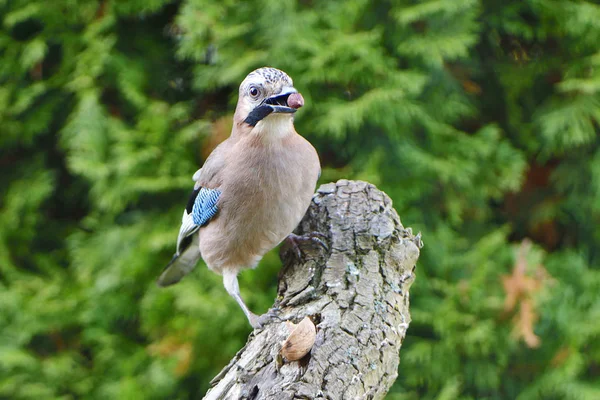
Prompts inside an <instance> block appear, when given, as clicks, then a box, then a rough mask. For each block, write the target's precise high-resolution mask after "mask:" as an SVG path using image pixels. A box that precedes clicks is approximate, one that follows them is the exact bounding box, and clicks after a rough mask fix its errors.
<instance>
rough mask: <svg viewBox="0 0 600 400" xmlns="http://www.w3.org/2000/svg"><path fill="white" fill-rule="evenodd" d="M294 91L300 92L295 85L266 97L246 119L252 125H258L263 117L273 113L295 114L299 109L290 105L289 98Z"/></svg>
mask: <svg viewBox="0 0 600 400" xmlns="http://www.w3.org/2000/svg"><path fill="white" fill-rule="evenodd" d="M292 93H298V91H297V90H296V89H294V88H293V87H286V88H283V90H282V91H281V93H279V94H278V95H276V96H273V97H269V98H268V99H265V100H264V101H263V102H262V103H260V105H258V106H256V107H255V108H254V110H252V111H251V112H250V114H248V116H247V117H246V119H245V120H244V122H245V123H247V124H248V125H250V126H256V124H258V123H259V121H261V120H262V119H263V118H265V117H266V116H267V115H269V114H272V113H285V114H293V113H295V112H296V111H297V109H296V108H292V107H289V106H288V103H287V100H288V97H290V95H291V94H292Z"/></svg>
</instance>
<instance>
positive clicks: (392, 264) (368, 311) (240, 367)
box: [205, 180, 422, 400]
mask: <svg viewBox="0 0 600 400" xmlns="http://www.w3.org/2000/svg"><path fill="white" fill-rule="evenodd" d="M310 232H319V233H321V234H323V235H325V236H326V239H325V241H326V242H327V244H328V247H329V249H327V250H325V249H323V248H321V247H319V246H314V247H312V246H311V247H306V248H305V247H303V248H302V250H303V252H302V258H301V259H298V257H297V255H296V253H295V252H294V251H289V249H286V248H285V247H283V248H282V259H283V261H284V265H283V267H282V270H281V272H280V276H279V286H278V296H277V300H276V302H275V304H274V306H273V307H274V308H276V309H279V317H280V319H281V320H278V319H274V320H273V322H272V323H270V324H267V325H266V326H265V327H264V328H262V329H257V330H255V331H254V332H253V333H252V334H251V335H250V337H249V338H248V342H247V344H246V345H245V346H244V347H243V348H242V349H241V350H240V351H239V352H238V353H237V354H236V356H235V357H234V358H233V359H232V360H231V362H230V363H229V365H227V366H226V367H225V368H224V369H223V370H222V371H221V372H220V373H219V375H217V377H215V378H214V379H213V381H212V382H211V384H212V388H211V389H210V390H209V391H208V393H207V394H206V397H205V399H211V400H213V399H248V400H250V399H277V400H285V399H382V398H384V397H385V394H386V393H387V392H388V390H389V388H390V387H391V386H392V384H393V383H394V381H395V379H396V377H397V374H398V364H399V362H400V355H399V351H400V346H401V345H402V341H403V340H404V336H405V334H406V329H407V328H408V324H409V322H410V315H409V312H408V305H409V294H408V289H409V288H410V286H411V284H412V282H413V280H414V269H415V265H416V262H417V259H418V257H419V249H420V248H421V247H422V243H421V238H420V234H419V235H416V236H415V235H413V234H412V231H411V229H410V228H407V229H405V228H404V227H403V226H402V224H401V223H400V218H399V217H398V214H397V213H396V211H395V210H394V209H393V208H392V201H391V200H390V198H389V197H388V196H387V195H386V194H385V193H383V192H381V191H380V190H378V189H377V188H376V187H375V186H373V185H371V184H369V183H366V182H360V181H347V180H340V181H338V182H337V183H329V184H325V185H322V186H321V187H320V188H319V189H318V190H317V193H316V194H315V196H314V198H313V201H312V204H311V206H310V208H309V209H308V212H307V213H306V216H305V217H304V219H303V220H302V222H301V223H300V225H299V226H298V228H297V230H296V233H297V234H300V235H302V234H307V233H310ZM305 316H309V317H310V318H311V320H312V321H313V322H314V323H315V325H316V327H317V334H316V341H315V344H314V346H313V347H312V350H311V351H310V353H308V354H307V355H306V356H305V357H304V358H302V359H301V360H299V361H287V360H285V359H284V358H283V357H282V356H281V354H280V351H281V348H282V342H283V341H285V340H286V338H287V337H288V335H289V330H288V327H287V325H286V323H285V322H284V321H292V322H295V323H298V322H299V321H300V320H302V319H303V318H304V317H305Z"/></svg>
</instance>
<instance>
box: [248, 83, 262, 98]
mask: <svg viewBox="0 0 600 400" xmlns="http://www.w3.org/2000/svg"><path fill="white" fill-rule="evenodd" d="M249 93H250V96H252V97H254V98H256V97H258V95H259V93H260V90H258V88H257V87H256V86H250V90H249Z"/></svg>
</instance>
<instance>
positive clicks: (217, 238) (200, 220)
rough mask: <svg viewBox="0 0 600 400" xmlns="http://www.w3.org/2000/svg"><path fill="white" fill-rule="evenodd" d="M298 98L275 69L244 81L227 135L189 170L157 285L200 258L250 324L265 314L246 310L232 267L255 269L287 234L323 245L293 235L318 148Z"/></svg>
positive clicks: (312, 183)
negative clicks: (307, 133) (299, 126)
mask: <svg viewBox="0 0 600 400" xmlns="http://www.w3.org/2000/svg"><path fill="white" fill-rule="evenodd" d="M303 105H304V98H303V97H302V95H301V94H300V93H299V92H298V90H296V88H294V85H293V81H292V79H291V78H290V77H289V76H288V75H287V74H286V73H285V72H283V71H281V70H279V69H276V68H272V67H263V68H259V69H256V70H254V71H252V72H250V73H249V74H248V75H247V76H246V78H245V79H244V80H243V81H242V83H241V84H240V87H239V97H238V102H237V106H236V109H235V113H234V116H233V127H232V131H231V135H230V136H229V138H227V139H226V140H224V141H223V142H222V143H220V144H219V145H218V146H217V147H216V148H215V149H214V150H213V151H212V152H211V153H210V155H209V156H208V157H207V159H206V161H205V162H204V164H203V165H202V167H201V168H200V169H199V170H198V171H196V173H195V174H194V175H193V181H194V189H193V191H192V194H191V195H190V197H189V200H188V202H187V205H186V207H185V210H184V212H183V217H182V220H181V227H180V230H179V235H178V237H177V247H176V252H175V254H174V256H173V258H172V260H171V262H170V263H169V264H168V265H167V267H166V268H165V270H164V271H163V273H162V274H161V275H160V277H159V278H158V281H157V284H158V285H159V286H161V287H165V286H169V285H172V284H175V283H177V282H179V281H180V280H181V279H182V278H183V277H184V276H185V275H187V274H188V273H190V272H191V271H192V270H193V269H194V268H195V266H196V264H197V263H198V262H199V260H200V258H202V259H203V260H204V261H205V263H206V265H207V266H208V268H209V269H210V270H212V271H213V272H215V273H217V274H220V275H222V277H223V285H224V286H225V289H226V291H227V292H228V293H229V295H230V296H232V297H233V298H234V299H235V300H236V302H237V303H238V304H239V306H240V307H241V309H242V311H243V312H244V314H245V315H246V317H247V319H248V322H249V323H250V325H251V326H252V327H253V328H255V329H256V328H260V327H262V326H264V325H265V324H266V323H267V322H268V321H269V320H270V318H269V317H270V315H269V314H263V315H261V316H258V315H256V314H254V313H253V312H251V311H250V310H249V309H248V307H247V306H246V304H245V303H244V300H243V299H242V297H241V295H240V288H239V284H238V274H239V273H240V272H241V271H242V270H245V269H249V268H255V267H256V266H257V265H258V263H259V261H260V260H261V259H262V257H263V256H264V255H265V253H267V252H268V251H269V250H271V249H273V248H274V247H276V246H277V245H279V244H280V243H281V242H282V241H284V240H285V239H286V238H287V239H288V241H289V242H291V244H292V245H293V246H294V247H295V248H296V250H297V249H298V247H297V244H299V243H300V242H302V241H304V240H313V241H316V242H319V243H320V244H323V242H322V241H321V240H320V239H318V237H317V235H318V234H316V235H312V234H309V235H306V236H300V235H295V234H293V230H294V229H295V228H296V227H297V225H298V224H299V223H300V221H301V219H302V217H303V216H304V214H305V213H306V210H307V209H308V207H309V205H310V202H311V200H312V196H313V194H314V191H315V188H316V184H317V180H318V179H319V176H320V174H321V166H320V161H319V156H318V154H317V151H316V150H315V148H314V147H313V146H312V144H311V143H310V142H309V141H308V140H306V139H305V138H304V137H303V136H301V135H299V134H298V133H297V132H296V130H295V128H294V114H295V112H296V111H297V110H298V109H299V108H300V107H302V106H303Z"/></svg>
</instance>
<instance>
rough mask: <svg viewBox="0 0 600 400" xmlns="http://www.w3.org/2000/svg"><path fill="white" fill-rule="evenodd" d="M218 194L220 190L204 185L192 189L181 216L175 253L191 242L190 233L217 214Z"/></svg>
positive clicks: (178, 252) (179, 252) (177, 253)
mask: <svg viewBox="0 0 600 400" xmlns="http://www.w3.org/2000/svg"><path fill="white" fill-rule="evenodd" d="M220 195H221V191H220V190H218V189H209V188H205V187H197V188H196V189H194V191H193V192H192V194H191V195H190V198H189V200H188V203H187V206H186V207H185V210H184V211H183V216H182V218H181V227H180V228H179V236H178V238H177V252H176V253H175V254H176V255H179V254H181V252H182V251H183V250H185V249H186V248H187V247H188V246H189V244H190V243H191V237H192V235H193V234H194V233H196V231H197V230H198V229H199V228H200V227H202V226H204V225H206V224H208V222H209V221H210V219H211V218H213V217H214V216H215V215H216V214H217V212H218V211H219V209H218V207H217V202H218V200H219V196H220Z"/></svg>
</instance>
